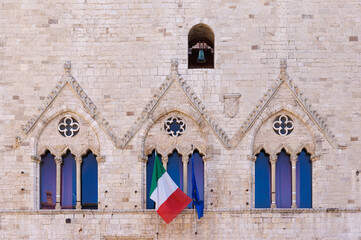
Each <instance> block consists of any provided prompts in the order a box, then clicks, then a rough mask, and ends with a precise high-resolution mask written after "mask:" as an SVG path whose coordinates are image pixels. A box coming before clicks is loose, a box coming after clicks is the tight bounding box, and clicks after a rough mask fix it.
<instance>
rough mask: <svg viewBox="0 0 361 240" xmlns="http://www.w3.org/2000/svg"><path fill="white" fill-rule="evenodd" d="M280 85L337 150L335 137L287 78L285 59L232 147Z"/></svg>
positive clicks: (241, 128)
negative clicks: (275, 78) (275, 77)
mask: <svg viewBox="0 0 361 240" xmlns="http://www.w3.org/2000/svg"><path fill="white" fill-rule="evenodd" d="M282 84H285V85H286V86H287V87H288V88H289V89H290V91H291V92H292V95H293V96H294V97H295V99H296V100H297V102H298V103H299V105H300V106H301V108H302V109H303V110H304V111H305V112H306V113H307V115H308V116H309V117H310V119H311V120H312V122H313V123H314V124H315V125H316V126H317V128H318V130H319V131H320V132H321V133H322V134H323V136H324V137H325V138H326V140H327V141H328V142H329V143H330V145H331V146H332V147H333V148H337V146H338V145H337V141H336V139H335V135H334V134H333V133H332V132H331V130H330V129H329V128H328V127H327V124H326V121H325V120H324V119H323V118H322V117H321V115H320V114H319V113H318V112H317V111H316V110H314V109H312V105H311V104H309V103H308V101H307V100H308V99H307V98H305V97H304V96H303V93H302V92H301V91H300V90H299V88H298V87H297V86H296V85H294V84H293V81H292V79H291V78H290V77H289V76H288V73H287V62H286V60H285V59H283V60H281V61H280V75H279V77H278V79H277V81H276V82H275V83H274V84H273V85H272V87H270V88H269V89H268V90H267V92H265V93H264V94H263V96H262V98H261V99H260V100H259V101H258V103H257V104H256V106H255V108H254V109H253V110H252V112H251V113H250V114H249V116H248V117H247V119H246V120H245V121H244V122H243V124H242V125H241V127H240V128H239V130H238V131H237V132H236V133H235V135H234V136H233V138H232V143H233V146H235V145H237V144H238V143H239V142H240V140H241V139H242V137H243V136H244V135H245V134H246V133H247V132H248V131H249V129H250V128H251V127H252V126H253V124H254V122H255V121H256V120H257V118H258V117H259V116H260V115H261V113H262V112H263V111H264V110H265V108H266V107H267V105H268V104H269V102H270V101H271V100H272V98H273V97H274V95H275V93H276V92H277V91H278V90H279V88H280V87H281V85H282Z"/></svg>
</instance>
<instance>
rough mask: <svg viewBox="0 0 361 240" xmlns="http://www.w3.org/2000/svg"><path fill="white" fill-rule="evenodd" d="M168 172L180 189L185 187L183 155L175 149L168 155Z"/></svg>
mask: <svg viewBox="0 0 361 240" xmlns="http://www.w3.org/2000/svg"><path fill="white" fill-rule="evenodd" d="M167 172H168V174H169V176H170V177H171V178H172V179H173V181H174V182H175V184H177V186H178V187H179V188H180V189H183V162H182V156H181V155H180V154H179V153H178V151H177V150H174V151H173V153H172V154H171V155H169V156H168V165H167Z"/></svg>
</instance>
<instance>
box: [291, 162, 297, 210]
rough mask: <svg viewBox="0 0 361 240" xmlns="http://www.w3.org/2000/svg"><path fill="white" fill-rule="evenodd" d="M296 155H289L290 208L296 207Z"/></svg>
mask: <svg viewBox="0 0 361 240" xmlns="http://www.w3.org/2000/svg"><path fill="white" fill-rule="evenodd" d="M297 158H298V157H297V155H292V156H291V164H292V205H291V208H297V201H296V191H297V190H296V164H297Z"/></svg>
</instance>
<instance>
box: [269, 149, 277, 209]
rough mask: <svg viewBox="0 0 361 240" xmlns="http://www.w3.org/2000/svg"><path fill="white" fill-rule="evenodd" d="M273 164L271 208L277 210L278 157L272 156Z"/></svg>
mask: <svg viewBox="0 0 361 240" xmlns="http://www.w3.org/2000/svg"><path fill="white" fill-rule="evenodd" d="M270 162H271V208H276V207H277V205H276V162H277V155H271V156H270Z"/></svg>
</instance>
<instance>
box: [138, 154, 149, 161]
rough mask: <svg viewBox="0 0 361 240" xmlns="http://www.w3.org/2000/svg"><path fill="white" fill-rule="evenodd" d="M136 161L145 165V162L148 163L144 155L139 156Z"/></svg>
mask: <svg viewBox="0 0 361 240" xmlns="http://www.w3.org/2000/svg"><path fill="white" fill-rule="evenodd" d="M138 161H139V162H142V163H147V162H148V158H147V156H145V155H141V156H139V157H138Z"/></svg>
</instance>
